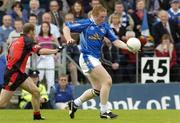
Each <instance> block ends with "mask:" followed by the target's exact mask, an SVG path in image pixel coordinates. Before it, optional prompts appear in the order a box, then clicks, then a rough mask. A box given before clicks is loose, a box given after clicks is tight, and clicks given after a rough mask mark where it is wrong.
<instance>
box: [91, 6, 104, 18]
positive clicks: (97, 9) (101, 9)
mask: <svg viewBox="0 0 180 123" xmlns="http://www.w3.org/2000/svg"><path fill="white" fill-rule="evenodd" d="M100 12H107V9H106V8H104V7H103V6H102V5H97V6H95V7H94V8H93V10H92V15H93V16H98V15H99V13H100Z"/></svg>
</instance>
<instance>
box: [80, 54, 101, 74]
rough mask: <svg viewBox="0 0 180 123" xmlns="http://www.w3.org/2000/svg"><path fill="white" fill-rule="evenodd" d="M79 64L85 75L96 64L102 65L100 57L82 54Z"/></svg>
mask: <svg viewBox="0 0 180 123" xmlns="http://www.w3.org/2000/svg"><path fill="white" fill-rule="evenodd" d="M79 65H80V67H81V69H82V71H83V73H84V74H85V75H88V73H89V72H91V71H92V70H93V69H94V68H95V67H96V66H98V65H101V62H100V61H99V59H97V58H95V57H93V56H91V55H84V54H82V53H81V54H80V58H79Z"/></svg>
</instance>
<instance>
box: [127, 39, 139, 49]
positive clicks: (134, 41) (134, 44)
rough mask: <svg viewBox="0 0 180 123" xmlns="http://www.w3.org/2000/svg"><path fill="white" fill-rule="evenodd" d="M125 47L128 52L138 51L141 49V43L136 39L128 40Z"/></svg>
mask: <svg viewBox="0 0 180 123" xmlns="http://www.w3.org/2000/svg"><path fill="white" fill-rule="evenodd" d="M127 46H128V48H129V49H130V50H133V51H139V50H140V49H141V42H140V40H139V39H138V38H129V39H128V41H127Z"/></svg>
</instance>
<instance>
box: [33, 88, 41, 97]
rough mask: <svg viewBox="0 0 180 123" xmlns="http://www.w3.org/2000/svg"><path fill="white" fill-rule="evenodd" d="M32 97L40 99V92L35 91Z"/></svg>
mask: <svg viewBox="0 0 180 123" xmlns="http://www.w3.org/2000/svg"><path fill="white" fill-rule="evenodd" d="M32 95H33V96H34V97H36V98H39V97H40V91H39V90H38V89H36V90H34V91H33V93H32Z"/></svg>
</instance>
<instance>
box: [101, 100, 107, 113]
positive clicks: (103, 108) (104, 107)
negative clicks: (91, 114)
mask: <svg viewBox="0 0 180 123" xmlns="http://www.w3.org/2000/svg"><path fill="white" fill-rule="evenodd" d="M100 111H101V114H103V113H105V112H107V111H108V104H107V103H106V104H105V105H102V104H100Z"/></svg>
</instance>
